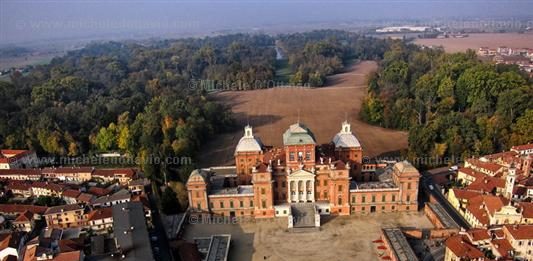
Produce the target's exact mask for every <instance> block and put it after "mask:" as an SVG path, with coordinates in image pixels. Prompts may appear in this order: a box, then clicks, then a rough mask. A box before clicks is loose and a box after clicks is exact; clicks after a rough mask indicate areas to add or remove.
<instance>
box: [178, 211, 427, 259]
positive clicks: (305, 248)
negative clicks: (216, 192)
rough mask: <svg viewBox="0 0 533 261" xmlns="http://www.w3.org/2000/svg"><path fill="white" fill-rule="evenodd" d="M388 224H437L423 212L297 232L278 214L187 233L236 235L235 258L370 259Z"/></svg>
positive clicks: (335, 220) (357, 218) (339, 221)
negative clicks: (315, 230)
mask: <svg viewBox="0 0 533 261" xmlns="http://www.w3.org/2000/svg"><path fill="white" fill-rule="evenodd" d="M194 221H195V220H191V223H194ZM214 223H216V222H214ZM386 227H401V228H418V229H424V228H432V224H431V222H430V221H429V220H428V219H427V218H426V217H425V216H424V214H423V213H422V212H413V213H383V214H379V213H373V214H368V215H353V216H338V217H333V216H329V217H322V227H321V230H320V231H317V232H304V233H291V232H288V231H287V218H276V219H265V220H258V221H251V222H243V223H240V224H190V225H187V226H186V228H185V234H184V237H185V239H186V240H187V241H192V239H193V238H194V237H202V236H209V235H213V234H231V247H230V253H229V259H228V260H234V261H249V260H269V261H278V260H279V261H289V260H290V261H293V260H295V261H298V260H302V261H303V260H305V261H308V260H317V261H318V260H328V261H345V260H361V261H364V260H377V258H378V256H377V251H376V250H375V244H374V243H372V241H373V240H376V239H378V238H379V237H380V229H381V228H386Z"/></svg>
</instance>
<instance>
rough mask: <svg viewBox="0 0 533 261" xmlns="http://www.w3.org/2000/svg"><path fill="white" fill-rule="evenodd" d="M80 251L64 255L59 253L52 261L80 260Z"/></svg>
mask: <svg viewBox="0 0 533 261" xmlns="http://www.w3.org/2000/svg"><path fill="white" fill-rule="evenodd" d="M80 257H81V251H79V250H78V251H72V252H66V253H59V254H58V255H57V256H55V257H54V259H52V261H75V260H80Z"/></svg>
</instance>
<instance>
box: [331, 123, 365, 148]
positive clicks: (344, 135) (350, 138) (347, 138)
mask: <svg viewBox="0 0 533 261" xmlns="http://www.w3.org/2000/svg"><path fill="white" fill-rule="evenodd" d="M333 143H335V148H357V147H361V143H360V142H359V140H358V139H357V138H356V137H355V135H353V133H352V132H351V130H350V124H349V123H348V122H346V121H345V122H343V123H342V129H341V131H340V132H339V133H337V135H335V137H333Z"/></svg>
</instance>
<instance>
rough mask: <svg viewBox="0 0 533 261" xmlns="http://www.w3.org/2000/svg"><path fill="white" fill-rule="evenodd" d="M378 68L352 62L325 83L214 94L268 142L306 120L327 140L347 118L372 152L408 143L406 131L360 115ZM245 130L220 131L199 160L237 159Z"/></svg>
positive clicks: (206, 163) (321, 140) (221, 161)
mask: <svg viewBox="0 0 533 261" xmlns="http://www.w3.org/2000/svg"><path fill="white" fill-rule="evenodd" d="M376 69H377V64H376V63H375V62H373V61H363V62H361V63H358V64H355V65H352V66H351V67H350V68H348V70H346V72H345V73H341V74H337V75H333V76H331V77H329V78H328V87H324V88H299V87H287V88H273V89H265V90H253V91H241V92H223V93H219V94H216V95H215V97H214V98H215V99H216V100H218V101H220V102H223V103H226V104H229V105H230V106H231V107H232V110H233V112H234V113H235V116H236V119H237V122H238V123H239V125H241V126H244V125H246V123H247V122H249V123H250V125H252V126H253V127H254V135H256V136H258V137H260V138H261V140H262V141H263V143H264V144H267V145H273V146H281V145H282V134H283V132H284V131H285V130H286V129H287V128H288V126H289V125H291V124H293V123H295V122H297V120H298V114H299V115H300V117H299V118H300V122H302V123H304V124H306V125H307V126H308V127H309V128H310V129H311V130H312V131H313V133H314V134H315V137H316V139H317V142H318V143H328V142H330V141H331V139H332V138H333V136H334V135H335V134H336V133H337V132H338V131H339V130H340V127H341V122H342V121H344V119H345V118H347V119H348V121H349V122H350V123H351V124H352V131H353V132H354V133H355V135H356V136H357V137H358V139H359V140H360V142H361V143H362V145H363V149H364V154H365V155H366V156H369V157H373V156H377V155H380V154H382V153H385V152H390V151H397V150H399V149H403V148H406V147H407V134H406V133H405V132H401V131H394V130H389V129H384V128H380V127H375V126H371V125H368V124H366V123H363V122H361V121H360V120H359V116H358V115H359V111H360V109H361V103H362V101H363V98H364V97H365V95H366V76H367V75H368V74H369V73H370V72H372V71H374V70H376ZM241 136H242V130H240V131H238V132H235V133H229V134H223V135H217V136H216V137H215V138H214V139H213V141H212V142H210V143H208V144H206V145H204V146H203V148H202V151H203V153H201V157H200V165H201V166H202V167H208V166H213V165H228V164H232V163H233V153H234V149H235V146H236V145H237V142H238V141H239V139H240V137H241Z"/></svg>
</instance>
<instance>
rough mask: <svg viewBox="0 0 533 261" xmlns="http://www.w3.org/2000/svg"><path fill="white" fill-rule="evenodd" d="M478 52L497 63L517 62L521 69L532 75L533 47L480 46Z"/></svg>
mask: <svg viewBox="0 0 533 261" xmlns="http://www.w3.org/2000/svg"><path fill="white" fill-rule="evenodd" d="M477 54H478V55H479V56H481V57H487V58H489V59H491V60H492V62H494V63H496V64H515V65H518V67H520V70H522V71H525V72H528V73H529V74H530V75H531V74H532V73H533V49H531V48H510V47H506V46H500V47H498V48H489V47H480V48H479V49H478V50H477Z"/></svg>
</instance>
